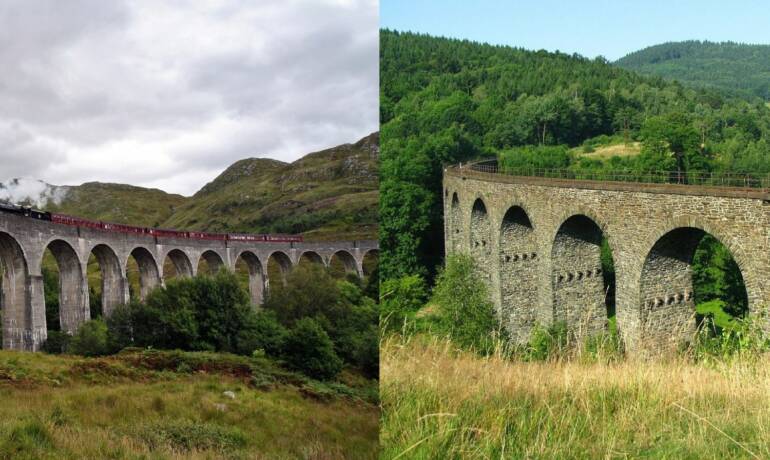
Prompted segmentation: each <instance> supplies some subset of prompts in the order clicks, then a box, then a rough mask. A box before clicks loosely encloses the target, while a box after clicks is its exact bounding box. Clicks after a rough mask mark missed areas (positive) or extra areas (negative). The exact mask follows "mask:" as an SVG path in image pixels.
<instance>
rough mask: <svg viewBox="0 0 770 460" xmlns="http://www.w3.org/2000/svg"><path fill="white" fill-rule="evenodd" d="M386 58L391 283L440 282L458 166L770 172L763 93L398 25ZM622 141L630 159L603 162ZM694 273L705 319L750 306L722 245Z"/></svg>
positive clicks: (387, 39) (384, 133) (387, 275)
mask: <svg viewBox="0 0 770 460" xmlns="http://www.w3.org/2000/svg"><path fill="white" fill-rule="evenodd" d="M380 54H381V56H380V57H381V59H380V63H381V114H380V116H381V123H382V127H381V143H382V156H381V161H382V164H381V172H382V173H381V195H380V213H381V217H382V219H381V222H382V224H381V229H380V245H381V250H382V251H383V254H384V256H383V257H382V258H381V259H380V263H381V265H380V269H381V273H382V276H383V279H385V280H387V279H396V278H400V277H403V276H408V275H413V274H418V275H421V276H423V277H426V278H427V279H428V280H431V279H432V278H433V276H435V274H436V270H437V267H438V266H439V264H440V263H441V262H442V258H443V254H444V248H443V215H442V214H443V212H442V209H443V208H442V196H441V178H442V167H443V166H444V165H446V164H452V163H457V162H459V161H467V160H469V159H472V158H478V157H487V156H496V157H497V158H498V161H499V163H500V165H501V167H502V168H503V169H508V170H515V169H520V168H533V167H536V168H561V169H569V170H572V171H573V172H576V173H583V172H587V171H590V172H592V173H597V172H598V173H602V172H616V171H622V172H623V173H624V174H632V175H633V174H638V175H642V174H650V173H661V172H662V173H663V174H662V176H663V177H669V174H671V173H672V172H677V174H678V177H682V173H688V174H691V176H690V177H694V176H696V175H698V174H700V172H710V173H725V172H739V173H745V174H751V175H752V176H753V177H755V178H758V180H766V179H767V177H770V176H768V173H770V143H768V138H769V136H770V108H768V106H767V105H766V104H765V103H764V102H763V101H761V100H760V99H758V98H755V97H741V96H738V95H734V94H730V93H728V92H726V91H723V90H720V89H716V88H696V87H691V86H689V85H688V86H685V85H682V84H680V83H678V82H675V81H669V80H666V79H663V78H661V77H656V76H643V75H640V74H637V73H634V72H632V71H629V70H625V69H622V68H619V67H617V66H614V65H611V64H610V63H608V62H607V61H605V60H603V59H601V58H599V59H587V58H584V57H582V56H579V55H567V54H563V53H558V52H557V53H551V52H546V51H527V50H524V49H518V48H511V47H505V46H493V45H488V44H481V43H475V42H470V41H467V40H457V39H447V38H437V37H431V36H427V35H420V34H414V33H401V32H395V31H390V30H383V31H381V47H380ZM623 146H625V147H626V151H632V153H631V154H624V155H591V153H592V152H595V151H597V149H602V148H607V147H623ZM611 262H612V261H611V255H608V256H607V263H608V264H611ZM605 270H606V271H608V272H610V273H611V272H612V267H611V266H607V267H606V268H605ZM694 271H695V280H694V281H695V284H696V291H697V292H696V297H697V300H698V302H699V311H701V308H700V305H703V306H704V307H703V311H702V312H701V313H708V312H712V313H715V314H717V316H718V315H720V314H722V313H723V312H727V313H730V314H731V315H735V314H737V315H740V314H742V313H744V312H745V309H746V299H745V291H744V288H743V282H742V280H741V278H740V273H739V271H738V268H737V265H736V264H735V262H734V261H733V259H732V257H731V255H730V254H729V251H727V250H726V249H725V248H724V246H722V245H721V244H720V243H719V242H718V241H716V240H714V239H713V238H706V239H704V241H703V242H702V243H701V245H700V247H699V249H698V251H697V253H696V259H695V261H694ZM610 288H611V287H610ZM608 299H609V298H608ZM711 301H718V302H719V304H714V303H710V302H711ZM611 303H612V302H611V300H608V309H609V313H610V314H611V310H612V307H613V305H611Z"/></svg>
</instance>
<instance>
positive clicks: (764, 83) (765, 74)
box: [615, 40, 770, 101]
mask: <svg viewBox="0 0 770 460" xmlns="http://www.w3.org/2000/svg"><path fill="white" fill-rule="evenodd" d="M615 64H616V65H618V66H620V67H623V68H625V69H630V70H634V71H637V72H639V73H642V74H645V75H658V76H661V77H664V78H667V79H672V80H678V81H680V82H682V83H684V84H687V85H691V86H698V87H713V88H721V89H723V90H726V91H728V92H730V93H733V94H735V95H742V96H746V97H759V98H762V99H763V100H765V101H769V100H770V45H748V44H745V43H735V42H722V43H714V42H709V41H699V40H688V41H683V42H668V43H662V44H660V45H655V46H650V47H648V48H644V49H642V50H639V51H635V52H633V53H631V54H628V55H627V56H625V57H623V58H621V59H619V60H618V61H617V62H615Z"/></svg>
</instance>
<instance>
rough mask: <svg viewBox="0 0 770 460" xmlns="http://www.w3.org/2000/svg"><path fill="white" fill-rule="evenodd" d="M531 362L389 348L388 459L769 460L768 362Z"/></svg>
mask: <svg viewBox="0 0 770 460" xmlns="http://www.w3.org/2000/svg"><path fill="white" fill-rule="evenodd" d="M599 361H600V362H594V363H586V362H581V361H580V360H560V361H555V362H522V361H517V360H512V359H510V358H508V357H506V356H504V354H502V353H496V354H493V355H491V356H489V357H480V356H479V355H477V354H473V353H469V352H465V351H460V350H457V349H456V348H455V347H454V346H453V345H452V343H451V342H450V341H447V340H445V339H439V338H434V337H429V336H413V337H411V338H403V337H401V336H397V335H393V336H389V337H387V338H385V339H384V340H383V342H382V347H381V369H382V371H381V388H380V391H381V400H382V405H383V415H382V424H381V443H382V456H381V458H384V459H396V458H417V459H427V458H489V459H492V458H494V459H499V458H506V459H507V458H548V459H556V458H639V457H645V458H677V459H679V458H685V459H686V458H692V459H710V458H770V431H768V429H769V428H770V362H768V360H767V359H766V358H764V357H763V358H760V359H759V360H756V359H755V360H750V361H742V360H733V361H731V362H730V363H720V362H713V363H711V364H709V365H704V364H693V363H691V362H688V361H687V360H686V359H685V358H675V359H671V360H668V361H659V362H628V361H624V360H619V361H615V362H613V361H609V362H608V361H602V360H599Z"/></svg>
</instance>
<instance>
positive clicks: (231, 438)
mask: <svg viewBox="0 0 770 460" xmlns="http://www.w3.org/2000/svg"><path fill="white" fill-rule="evenodd" d="M225 392H232V395H234V396H233V397H228V396H229V395H230V394H229V393H228V394H225ZM376 394H377V387H376V383H373V382H369V381H363V379H361V378H360V377H356V376H353V375H346V374H343V375H342V376H341V378H340V381H339V382H336V383H322V382H317V381H314V380H309V379H307V378H305V377H303V376H301V375H298V374H294V373H291V372H287V371H284V370H282V369H281V368H280V367H278V366H277V365H276V364H274V363H273V362H272V361H270V360H268V359H267V358H245V357H238V356H234V355H227V354H215V353H191V352H179V351H155V350H146V351H141V350H136V349H134V350H125V351H123V352H121V353H120V354H118V355H115V356H110V357H104V358H80V357H74V356H66V355H57V356H50V355H46V354H42V353H18V352H10V351H2V352H0V458H17V459H79V458H114V459H122V458H159V459H160V458H164V459H165V458H201V459H202V458H255V459H267V458H319V459H322V458H361V459H374V458H377V452H378V422H379V409H378V407H377V399H376ZM308 414H312V415H311V416H308Z"/></svg>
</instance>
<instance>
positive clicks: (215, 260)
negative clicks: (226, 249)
mask: <svg viewBox="0 0 770 460" xmlns="http://www.w3.org/2000/svg"><path fill="white" fill-rule="evenodd" d="M204 261H205V262H206V265H207V266H208V273H209V274H211V275H213V274H216V273H217V272H218V271H219V269H220V268H222V267H223V266H224V265H225V262H224V260H222V256H220V255H219V254H218V253H217V252H216V251H212V250H211V249H209V250H208V251H204V252H203V254H201V256H200V258H199V259H198V274H199V275H201V274H202V273H201V262H204Z"/></svg>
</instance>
